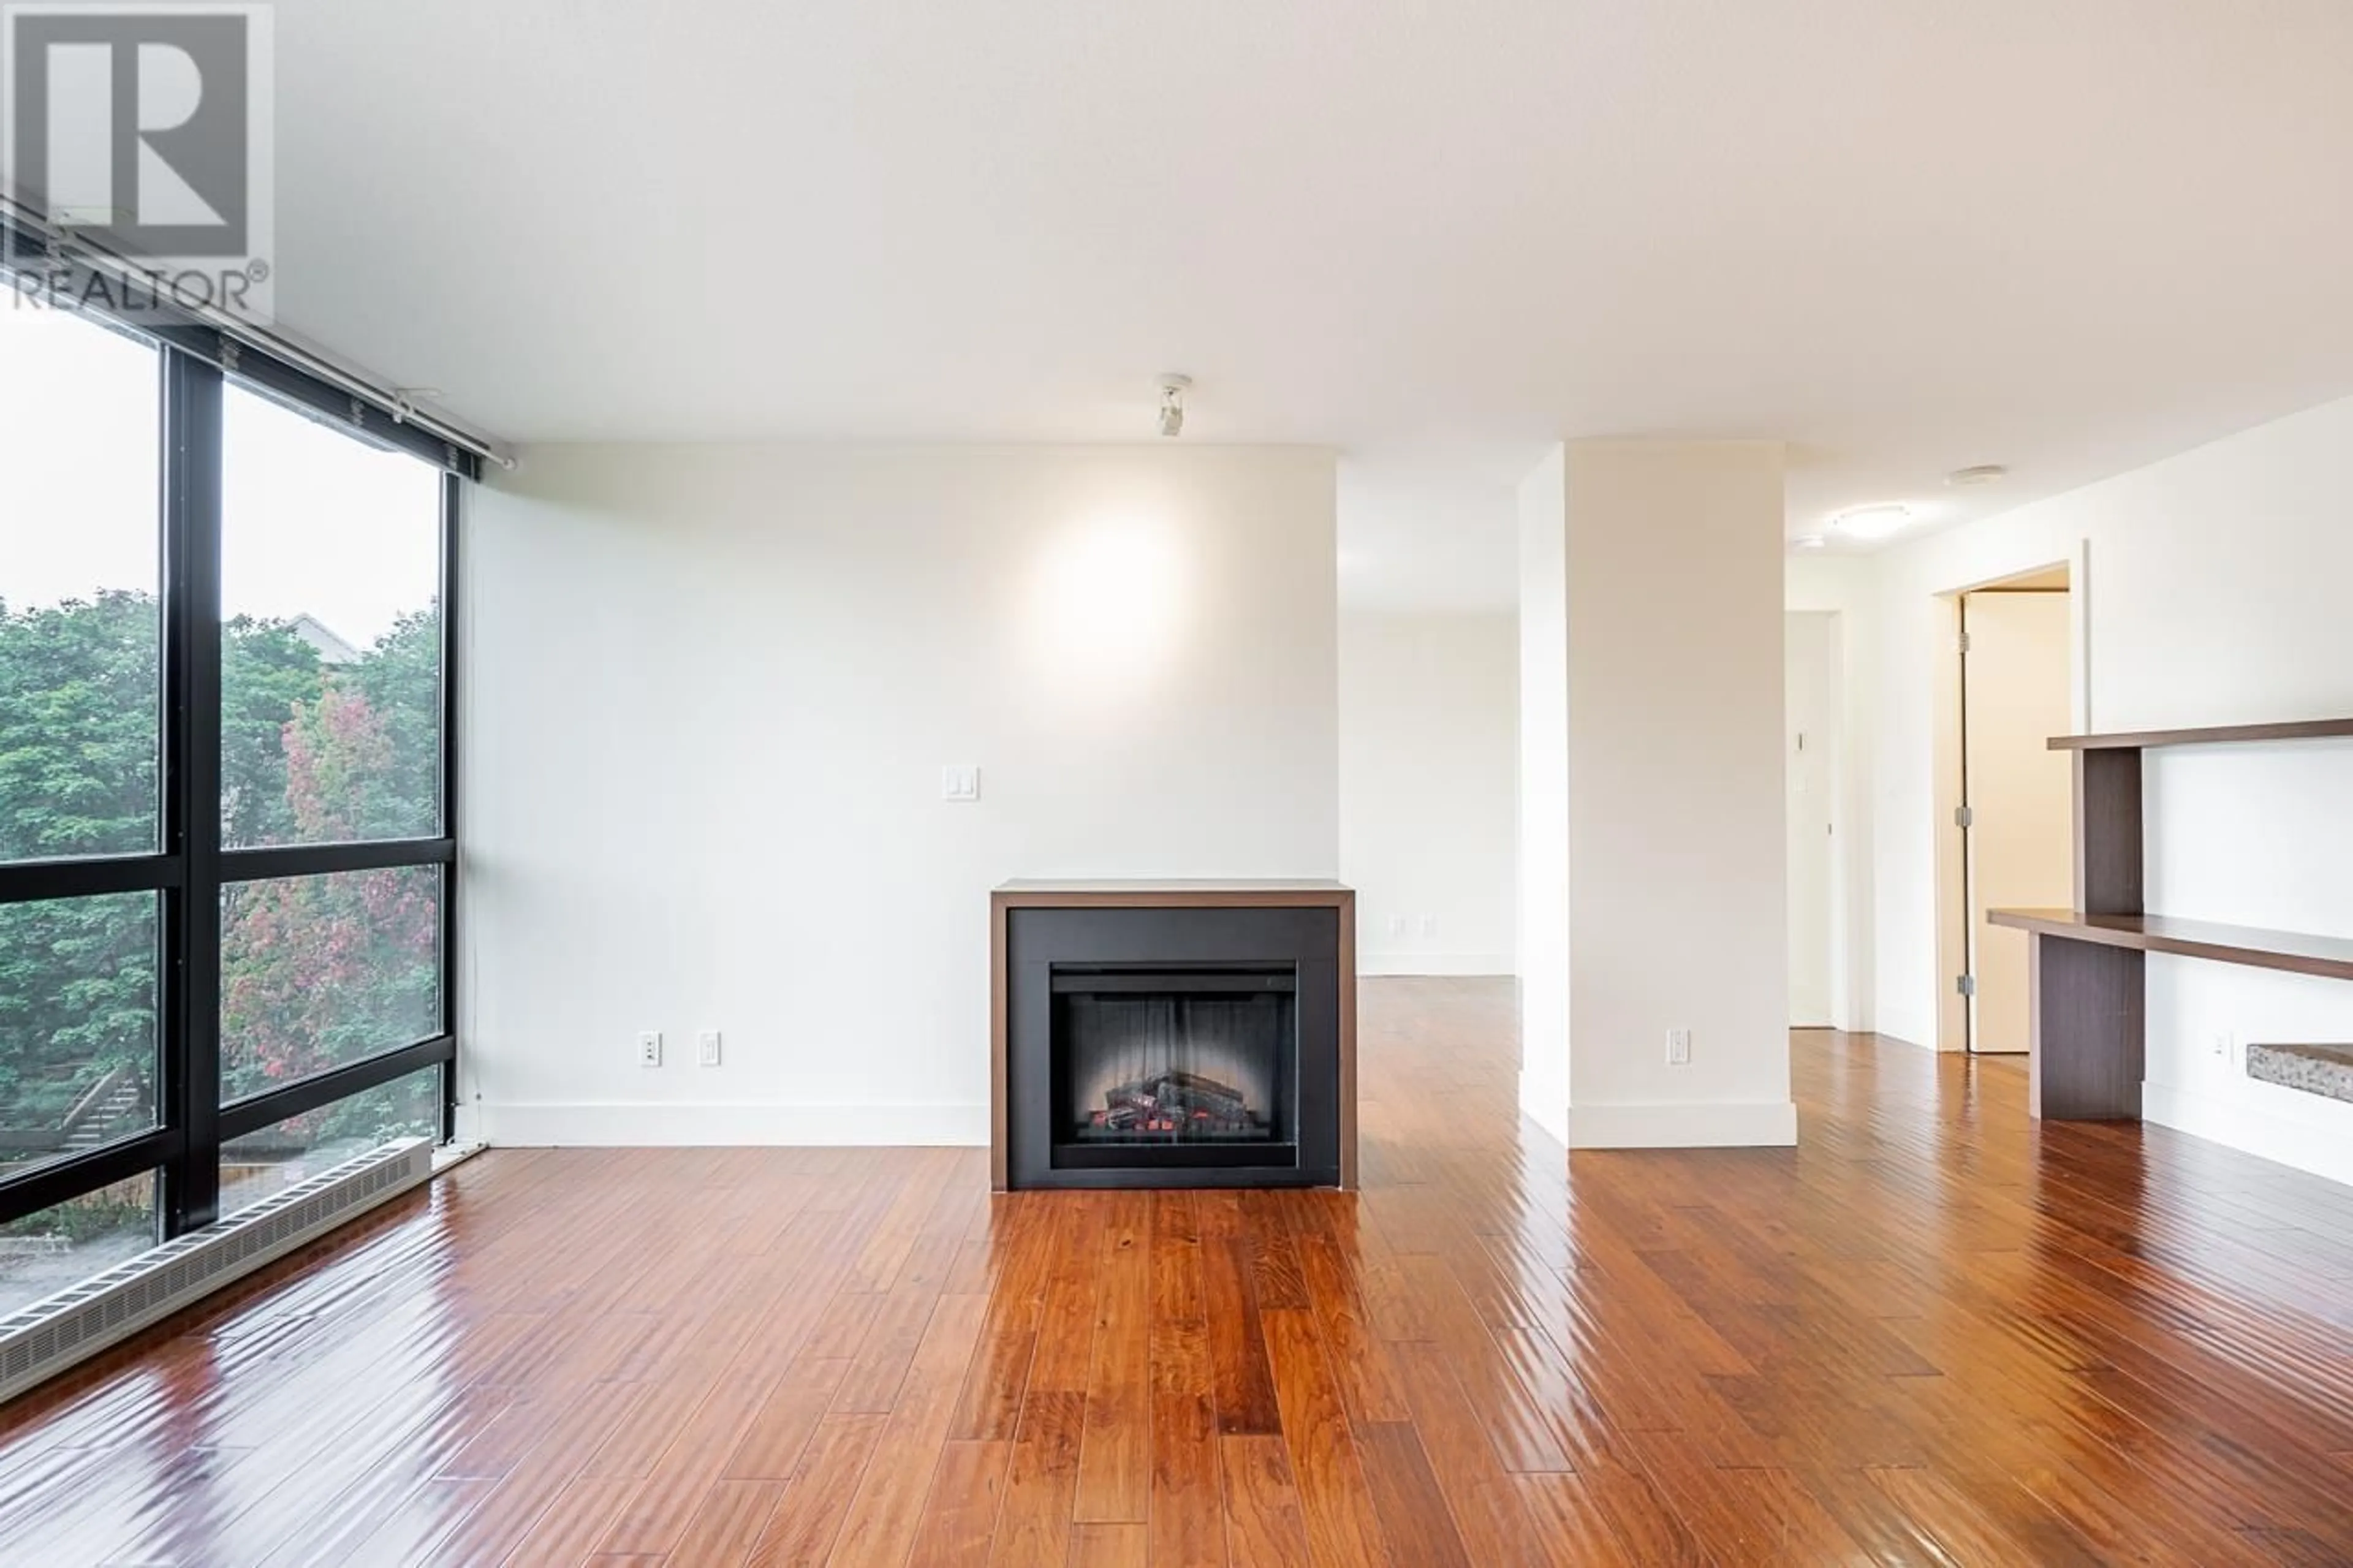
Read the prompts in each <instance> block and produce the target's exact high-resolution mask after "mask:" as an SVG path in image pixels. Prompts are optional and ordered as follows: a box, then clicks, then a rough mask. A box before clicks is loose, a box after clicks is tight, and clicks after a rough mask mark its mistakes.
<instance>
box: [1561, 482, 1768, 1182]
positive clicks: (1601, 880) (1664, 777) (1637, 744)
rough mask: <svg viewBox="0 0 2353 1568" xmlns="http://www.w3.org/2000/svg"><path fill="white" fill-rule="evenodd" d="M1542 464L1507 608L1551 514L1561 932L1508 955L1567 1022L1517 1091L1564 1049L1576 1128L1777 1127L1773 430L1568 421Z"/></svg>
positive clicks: (1755, 1131) (1669, 1137) (1764, 1137)
mask: <svg viewBox="0 0 2353 1568" xmlns="http://www.w3.org/2000/svg"><path fill="white" fill-rule="evenodd" d="M1554 472H1555V470H1554V469H1553V468H1552V467H1551V466H1550V465H1549V464H1547V465H1546V468H1541V469H1539V470H1538V471H1537V473H1536V474H1535V475H1532V476H1531V479H1530V481H1529V485H1528V486H1527V487H1524V489H1523V492H1522V500H1523V503H1524V510H1523V544H1524V549H1523V554H1522V560H1523V563H1526V564H1528V565H1530V566H1531V567H1533V568H1534V570H1533V571H1532V573H1531V574H1530V575H1529V576H1528V577H1526V578H1525V579H1524V581H1523V592H1522V614H1523V616H1529V615H1531V614H1532V613H1533V611H1534V609H1535V606H1534V605H1532V604H1531V597H1532V595H1534V596H1547V595H1550V594H1551V593H1552V592H1553V591H1554V590H1553V580H1554V579H1553V571H1552V564H1553V563H1552V562H1551V561H1550V559H1549V558H1548V557H1547V556H1546V555H1545V554H1544V552H1541V551H1540V550H1539V549H1537V548H1534V547H1533V546H1534V545H1535V543H1536V542H1533V541H1530V540H1529V539H1528V534H1529V532H1531V531H1533V532H1535V533H1536V534H1538V535H1542V534H1544V533H1546V532H1548V531H1550V530H1551V529H1552V528H1554V527H1557V528H1559V529H1560V531H1562V533H1563V535H1564V538H1565V549H1564V552H1563V554H1562V556H1561V562H1560V572H1559V581H1560V583H1561V584H1562V586H1563V589H1564V590H1565V612H1564V615H1563V622H1564V624H1565V626H1566V648H1567V912H1568V931H1567V951H1566V952H1561V953H1556V952H1546V951H1543V950H1540V949H1538V948H1537V947H1536V946H1535V942H1534V932H1533V931H1532V932H1531V933H1530V935H1531V940H1530V943H1529V945H1528V947H1527V948H1526V949H1525V951H1524V952H1523V954H1522V963H1523V965H1524V967H1525V969H1526V971H1527V972H1528V973H1530V974H1531V975H1533V974H1534V973H1535V971H1536V970H1537V968H1538V966H1539V965H1545V966H1559V965H1565V966H1566V969H1567V1006H1568V1028H1567V1038H1566V1039H1565V1040H1552V1039H1546V1038H1543V1037H1539V1036H1537V1035H1535V1034H1534V1033H1533V1032H1532V1033H1531V1034H1530V1036H1529V1038H1528V1042H1527V1046H1526V1053H1527V1056H1528V1058H1529V1061H1530V1064H1531V1065H1530V1068H1529V1069H1528V1071H1527V1072H1526V1074H1525V1076H1524V1079H1523V1088H1524V1091H1525V1089H1530V1088H1533V1087H1534V1086H1535V1082H1536V1074H1535V1067H1534V1064H1535V1060H1536V1058H1538V1056H1539V1054H1540V1053H1541V1054H1544V1055H1547V1056H1548V1055H1550V1054H1551V1053H1553V1052H1555V1051H1559V1050H1562V1049H1564V1048H1565V1050H1566V1053H1567V1061H1568V1080H1569V1083H1568V1087H1569V1093H1568V1102H1567V1119H1566V1120H1567V1131H1568V1139H1567V1142H1569V1144H1570V1146H1571V1147H1573V1148H1575V1147H1609V1146H1630V1145H1690V1144H1712V1143H1787V1142H1791V1141H1792V1140H1793V1139H1794V1138H1795V1137H1796V1133H1797V1119H1796V1111H1795V1108H1794V1107H1793V1105H1792V1104H1791V1102H1790V1099H1789V1051H1788V978H1789V976H1788V937H1787V932H1788V904H1787V900H1786V893H1785V882H1784V865H1785V860H1786V834H1787V819H1786V816H1785V813H1784V811H1783V805H1782V803H1783V793H1784V779H1783V773H1782V763H1781V728H1782V727H1781V717H1782V700H1783V691H1782V684H1783V658H1782V639H1783V632H1784V617H1783V608H1782V602H1783V597H1784V583H1783V555H1782V544H1781V518H1782V514H1783V500H1782V469H1781V449H1780V448H1779V447H1778V446H1775V445H1772V444H1770V443H1763V442H1738V441H1728V442H1671V441H1577V442H1571V443H1569V444H1568V446H1567V452H1566V457H1565V460H1564V461H1563V463H1562V464H1561V466H1560V468H1559V469H1558V470H1557V472H1558V473H1559V476H1560V480H1561V488H1560V491H1559V493H1558V497H1557V500H1548V499H1547V497H1546V494H1545V493H1544V489H1545V487H1546V486H1548V485H1549V484H1550V483H1551V482H1552V479H1553V474H1554ZM1555 519H1556V520H1557V521H1552V520H1555ZM1547 658H1548V655H1547ZM1532 794H1535V792H1532ZM1530 809H1531V811H1532V813H1533V812H1534V811H1535V810H1536V809H1537V801H1536V800H1534V799H1532V800H1531V803H1530ZM1524 853H1525V851H1524ZM1539 869H1540V868H1537V867H1535V866H1531V867H1530V868H1529V873H1528V874H1530V875H1531V876H1533V875H1535V874H1536V872H1537V871H1538V870H1539ZM1671 1030H1684V1031H1688V1032H1689V1036H1690V1060H1689V1061H1688V1062H1687V1063H1683V1064H1671V1063H1670V1062H1669V1060H1668V1057H1667V1050H1666V1039H1667V1036H1668V1034H1669V1032H1670V1031H1671ZM1531 1109H1532V1112H1533V1113H1534V1114H1536V1115H1538V1116H1539V1118H1540V1119H1541V1118H1542V1116H1543V1114H1544V1112H1543V1110H1541V1109H1540V1108H1531Z"/></svg>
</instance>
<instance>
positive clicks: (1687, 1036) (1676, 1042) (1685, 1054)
mask: <svg viewBox="0 0 2353 1568" xmlns="http://www.w3.org/2000/svg"><path fill="white" fill-rule="evenodd" d="M1667 1065H1668V1066H1669V1067H1671V1068H1686V1067H1689V1066H1691V1031H1690V1030H1689V1029H1669V1030H1668V1031H1667Z"/></svg>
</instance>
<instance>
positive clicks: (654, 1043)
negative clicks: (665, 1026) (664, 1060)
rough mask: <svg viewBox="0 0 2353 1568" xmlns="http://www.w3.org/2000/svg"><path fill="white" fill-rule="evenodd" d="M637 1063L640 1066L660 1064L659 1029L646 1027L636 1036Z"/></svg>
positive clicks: (656, 1066)
mask: <svg viewBox="0 0 2353 1568" xmlns="http://www.w3.org/2000/svg"><path fill="white" fill-rule="evenodd" d="M638 1066H639V1067H641V1068H658V1067H659V1066H661V1031H660V1030H659V1029H648V1030H647V1031H646V1032H645V1033H643V1034H641V1035H639V1036H638Z"/></svg>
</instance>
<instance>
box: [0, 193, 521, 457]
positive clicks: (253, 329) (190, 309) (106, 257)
mask: <svg viewBox="0 0 2353 1568" xmlns="http://www.w3.org/2000/svg"><path fill="white" fill-rule="evenodd" d="M0 223H5V224H6V225H7V226H9V227H12V228H14V229H16V231H17V232H18V233H19V234H21V235H22V236H24V237H25V238H26V239H27V240H29V241H31V242H32V243H33V244H35V245H37V246H38V247H41V248H43V249H44V250H46V251H47V253H48V256H49V258H50V259H51V260H52V262H53V263H56V264H59V265H67V266H79V267H85V268H89V269H90V271H91V272H93V273H96V274H97V275H99V276H100V278H101V279H105V280H106V281H108V282H111V283H114V284H118V285H121V286H124V287H126V288H127V289H130V290H132V291H134V292H135V291H138V290H141V289H146V290H148V291H150V292H152V291H153V285H152V283H150V282H149V281H148V279H150V277H151V276H152V272H151V269H148V268H142V267H140V266H139V265H138V264H137V263H135V262H133V261H131V260H129V259H127V258H124V257H121V256H119V255H117V254H115V253H114V252H113V251H111V250H109V249H107V248H106V247H103V246H100V245H94V244H92V243H90V241H88V240H85V239H80V238H78V237H74V236H72V235H70V234H69V233H68V232H67V231H65V230H63V229H60V228H58V226H56V225H54V224H52V223H50V222H49V221H48V220H47V219H46V218H44V217H42V216H39V215H38V214H37V213H35V212H34V211H33V210H32V209H31V208H29V207H26V206H25V205H23V204H22V203H20V202H17V201H15V200H13V199H11V198H10V197H8V196H6V195H0ZM0 259H5V258H0ZM167 309H168V310H169V311H170V312H171V313H172V314H174V315H176V316H180V317H183V318H185V321H184V322H183V323H182V324H186V322H194V323H195V324H197V325H200V326H205V327H209V328H211V329H212V330H213V331H216V332H218V333H219V334H220V335H221V336H222V338H223V339H225V340H227V342H231V343H234V344H236V345H237V347H238V348H240V349H250V350H252V351H253V352H255V353H259V354H264V355H267V356H269V358H271V359H275V360H279V361H280V362H282V363H286V364H288V365H290V366H291V367H292V368H294V369H296V370H299V371H301V373H302V374H305V375H308V376H311V377H313V378H315V379H317V380H319V381H322V382H325V383H326V384H328V385H330V386H332V387H334V388H335V389H336V390H337V391H340V392H345V393H349V394H351V395H353V396H356V397H362V398H365V399H366V400H368V401H369V402H371V403H374V404H375V405H378V406H379V407H381V408H382V409H384V410H385V413H386V414H388V415H389V416H391V417H392V419H393V420H394V422H395V423H396V424H401V425H406V426H412V427H414V428H416V429H418V430H422V431H424V432H426V433H427V435H429V436H431V437H434V438H435V439H436V440H440V441H447V442H448V443H449V444H450V445H451V446H453V447H459V449H461V450H463V451H468V452H471V453H472V454H473V455H474V456H476V457H477V458H482V459H484V460H485V461H487V462H492V463H496V464H497V465H498V466H499V467H500V468H513V467H514V466H515V457H514V452H513V449H512V447H508V446H507V445H506V444H505V443H504V442H501V441H496V440H493V439H491V437H488V436H485V435H483V434H481V433H480V431H478V430H473V429H470V428H468V427H467V426H463V425H459V424H458V423H456V422H455V421H453V420H449V419H445V418H443V417H441V416H439V415H436V414H430V413H427V411H426V410H424V409H422V408H419V407H417V405H416V403H415V402H414V401H412V400H411V399H410V397H409V396H408V395H407V393H406V392H404V391H403V390H402V389H401V388H399V387H396V386H393V385H390V384H386V383H385V381H384V380H382V379H381V378H380V377H377V376H375V375H371V374H368V373H367V372H366V371H364V370H361V369H360V368H359V367H357V366H356V365H353V364H351V363H347V362H346V361H343V360H342V359H339V358H337V357H336V356H335V355H334V354H332V353H329V352H328V351H327V350H325V349H322V348H320V347H318V346H317V345H316V344H314V343H311V342H305V341H303V340H302V339H301V337H299V336H297V335H295V334H294V333H291V332H288V331H281V330H280V329H278V328H275V327H264V326H261V325H259V323H257V322H253V321H247V320H246V319H245V318H244V317H242V316H239V315H237V313H236V312H235V311H233V310H222V309H221V308H219V307H218V306H216V305H210V304H200V303H192V302H188V301H185V300H174V301H173V302H172V303H171V305H170V306H168V307H167ZM131 324H132V325H136V324H138V323H137V321H136V320H135V319H133V320H132V323H131ZM224 368H227V367H224Z"/></svg>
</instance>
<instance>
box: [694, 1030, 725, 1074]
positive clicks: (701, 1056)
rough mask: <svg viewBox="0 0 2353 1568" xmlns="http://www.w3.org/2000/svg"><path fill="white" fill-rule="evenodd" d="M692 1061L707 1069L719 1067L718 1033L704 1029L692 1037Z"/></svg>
mask: <svg viewBox="0 0 2353 1568" xmlns="http://www.w3.org/2000/svg"><path fill="white" fill-rule="evenodd" d="M694 1059H695V1060H696V1061H697V1062H699V1063H701V1064H702V1066H704V1067H707V1068H715V1067H717V1066H718V1065H719V1031H718V1030H716V1029H705V1030H703V1031H702V1033H701V1034H699V1035H697V1036H695V1037H694Z"/></svg>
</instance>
